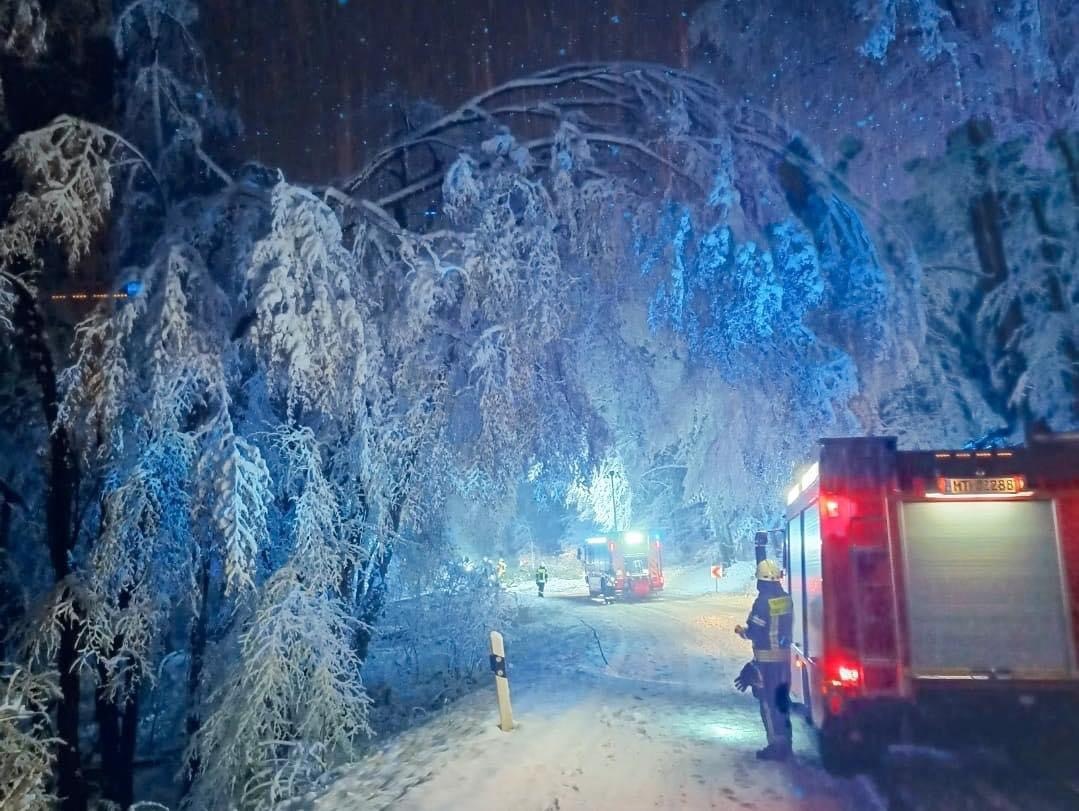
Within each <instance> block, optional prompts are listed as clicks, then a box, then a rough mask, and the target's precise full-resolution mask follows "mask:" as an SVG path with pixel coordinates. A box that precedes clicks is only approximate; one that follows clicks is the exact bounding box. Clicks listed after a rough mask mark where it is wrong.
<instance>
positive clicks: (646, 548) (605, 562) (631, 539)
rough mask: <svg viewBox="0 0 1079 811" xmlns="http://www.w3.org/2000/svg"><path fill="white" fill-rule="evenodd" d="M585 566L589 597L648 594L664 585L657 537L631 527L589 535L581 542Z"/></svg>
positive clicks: (642, 595)
mask: <svg viewBox="0 0 1079 811" xmlns="http://www.w3.org/2000/svg"><path fill="white" fill-rule="evenodd" d="M584 570H585V574H584V579H585V582H586V583H588V593H589V594H590V595H591V596H592V597H603V598H604V599H610V598H613V597H616V596H634V597H647V596H648V595H649V594H651V593H652V592H654V591H660V590H662V589H663V550H662V546H661V544H660V540H659V537H658V536H656V535H648V534H646V533H644V532H640V531H637V530H630V531H628V532H621V533H617V534H614V535H601V536H598V537H595V538H589V539H588V541H587V542H586V543H585V545H584Z"/></svg>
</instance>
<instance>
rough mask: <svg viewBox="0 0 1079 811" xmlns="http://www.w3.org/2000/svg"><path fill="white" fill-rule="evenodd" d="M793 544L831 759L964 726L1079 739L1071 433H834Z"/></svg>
mask: <svg viewBox="0 0 1079 811" xmlns="http://www.w3.org/2000/svg"><path fill="white" fill-rule="evenodd" d="M785 558H786V559H785V560H784V564H785V566H786V569H787V585H788V588H789V591H790V594H791V597H792V598H793V600H794V607H795V617H794V629H793V640H792V645H791V649H792V656H791V660H792V667H791V669H792V673H791V676H792V678H791V693H792V698H793V700H794V701H796V702H801V703H802V705H803V706H804V709H805V711H806V713H807V715H808V717H809V719H810V721H811V723H812V724H813V726H815V727H816V728H818V729H819V730H820V742H821V754H822V758H823V760H824V762H825V765H826V766H828V767H829V768H833V769H847V768H849V767H851V766H852V765H863V764H865V763H866V761H867V760H868V759H869V758H871V757H874V756H876V755H877V754H879V752H880V750H881V747H882V746H884V745H886V744H887V743H889V742H898V741H900V740H905V739H909V738H921V737H928V736H933V735H935V734H936V733H947V732H954V731H959V730H963V731H967V732H971V733H972V734H974V735H976V736H978V737H977V740H979V741H980V740H983V739H984V737H985V735H987V734H992V733H993V732H1000V731H1004V732H1005V734H1006V735H1007V736H1009V738H1011V742H1017V741H1020V740H1023V737H1022V736H1023V735H1024V734H1026V733H1030V734H1031V735H1040V736H1043V739H1044V740H1050V741H1054V742H1057V743H1059V744H1060V745H1067V744H1070V745H1072V746H1074V745H1075V741H1076V740H1079V737H1077V733H1079V724H1077V721H1076V719H1077V718H1079V666H1077V662H1076V649H1077V647H1079V444H1077V443H1076V442H1075V440H1074V439H1064V438H1059V437H1058V438H1054V437H1051V436H1050V437H1047V438H1042V439H1040V440H1038V441H1035V442H1032V443H1031V444H1030V446H1029V447H1026V448H1015V449H1011V450H994V451H937V452H921V451H909V452H905V451H898V450H897V449H896V440H895V439H894V438H860V439H826V440H822V442H821V450H820V457H819V459H818V461H817V462H815V463H814V464H813V465H811V466H810V467H809V468H808V469H807V470H806V471H805V473H804V474H803V475H802V476H800V478H799V480H798V481H797V482H796V483H795V484H794V485H793V486H792V487H791V488H790V490H789V492H788V494H787V540H786V553H785ZM1028 740H1029V739H1028ZM1003 742H1004V743H1008V741H1003Z"/></svg>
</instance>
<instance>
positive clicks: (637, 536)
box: [625, 531, 644, 544]
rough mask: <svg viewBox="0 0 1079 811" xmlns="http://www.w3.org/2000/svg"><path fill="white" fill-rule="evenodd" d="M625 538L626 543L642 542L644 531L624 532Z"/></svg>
mask: <svg viewBox="0 0 1079 811" xmlns="http://www.w3.org/2000/svg"><path fill="white" fill-rule="evenodd" d="M625 539H626V543H631V544H637V543H644V533H643V532H636V531H634V532H627V533H626V534H625Z"/></svg>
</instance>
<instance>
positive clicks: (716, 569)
mask: <svg viewBox="0 0 1079 811" xmlns="http://www.w3.org/2000/svg"><path fill="white" fill-rule="evenodd" d="M721 577H723V567H722V566H713V567H712V579H713V580H715V581H716V594H718V593H719V578H721Z"/></svg>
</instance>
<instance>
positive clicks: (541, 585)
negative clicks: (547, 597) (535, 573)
mask: <svg viewBox="0 0 1079 811" xmlns="http://www.w3.org/2000/svg"><path fill="white" fill-rule="evenodd" d="M546 585H547V583H546V582H545V581H542V580H541V581H537V583H536V588H537V589H539V596H540V597H542V596H543V587H544V586H546Z"/></svg>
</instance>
